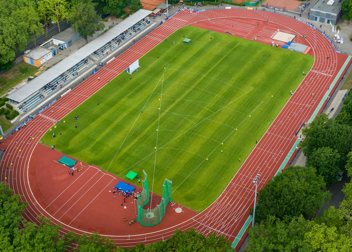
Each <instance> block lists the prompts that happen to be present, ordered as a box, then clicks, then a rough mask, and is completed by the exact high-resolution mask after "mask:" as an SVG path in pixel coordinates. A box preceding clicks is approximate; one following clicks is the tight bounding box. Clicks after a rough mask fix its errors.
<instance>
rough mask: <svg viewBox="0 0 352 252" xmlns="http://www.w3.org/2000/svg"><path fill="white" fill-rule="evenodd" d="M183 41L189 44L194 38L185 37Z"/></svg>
mask: <svg viewBox="0 0 352 252" xmlns="http://www.w3.org/2000/svg"><path fill="white" fill-rule="evenodd" d="M183 42H185V43H186V44H188V43H191V42H192V40H191V39H189V38H185V39H184V40H183Z"/></svg>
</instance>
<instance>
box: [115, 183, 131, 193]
mask: <svg viewBox="0 0 352 252" xmlns="http://www.w3.org/2000/svg"><path fill="white" fill-rule="evenodd" d="M115 188H116V189H117V190H120V191H123V192H125V193H132V192H134V190H135V189H136V188H135V187H134V186H131V185H128V184H126V183H125V182H123V181H120V182H119V183H118V184H117V185H116V186H115Z"/></svg>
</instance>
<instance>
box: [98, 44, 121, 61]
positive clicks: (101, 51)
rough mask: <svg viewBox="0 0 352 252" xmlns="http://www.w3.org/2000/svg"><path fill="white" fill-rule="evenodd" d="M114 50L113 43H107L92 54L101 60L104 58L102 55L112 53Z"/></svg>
mask: <svg viewBox="0 0 352 252" xmlns="http://www.w3.org/2000/svg"><path fill="white" fill-rule="evenodd" d="M115 48H116V46H114V44H113V43H111V42H108V43H106V44H105V45H104V46H102V47H100V48H99V49H98V50H96V51H95V52H94V55H96V56H98V58H99V59H101V58H102V57H103V56H104V53H106V52H109V51H112V50H114V49H115Z"/></svg>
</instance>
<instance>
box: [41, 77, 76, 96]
mask: <svg viewBox="0 0 352 252" xmlns="http://www.w3.org/2000/svg"><path fill="white" fill-rule="evenodd" d="M70 80H71V78H70V77H69V76H68V75H67V74H66V73H63V74H61V75H60V76H59V77H57V78H56V79H55V80H53V81H51V82H50V83H48V84H46V85H45V86H44V87H42V88H41V90H42V91H43V92H45V93H46V94H50V93H52V92H53V91H54V90H55V89H56V88H59V87H60V86H63V85H64V84H65V83H66V82H68V81H70Z"/></svg>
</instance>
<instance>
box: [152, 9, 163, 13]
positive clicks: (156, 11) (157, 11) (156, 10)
mask: <svg viewBox="0 0 352 252" xmlns="http://www.w3.org/2000/svg"><path fill="white" fill-rule="evenodd" d="M160 11H161V9H159V8H158V9H155V10H154V11H153V14H157V13H159V12H160Z"/></svg>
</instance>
